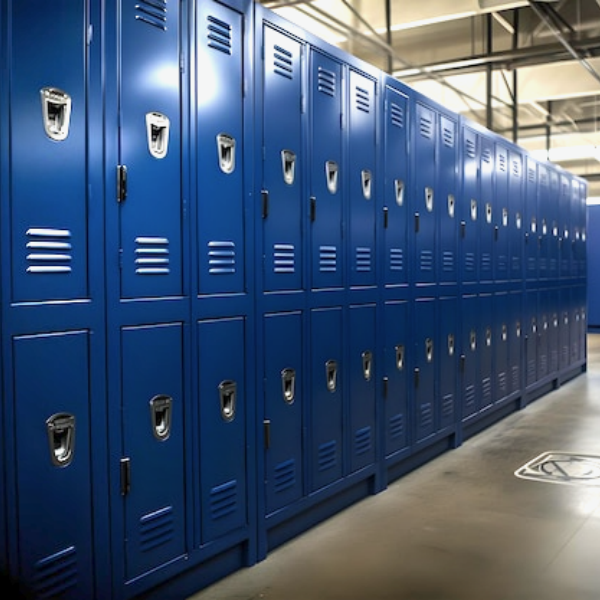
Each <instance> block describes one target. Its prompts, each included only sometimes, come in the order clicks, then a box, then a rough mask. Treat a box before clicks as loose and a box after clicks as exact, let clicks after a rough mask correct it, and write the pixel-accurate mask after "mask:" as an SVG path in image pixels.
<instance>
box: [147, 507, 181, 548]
mask: <svg viewBox="0 0 600 600" xmlns="http://www.w3.org/2000/svg"><path fill="white" fill-rule="evenodd" d="M173 521H174V519H173V507H172V506H167V507H166V508H162V509H161V510H157V511H156V512H153V513H150V514H148V515H144V516H143V517H142V518H141V519H140V547H141V549H142V550H143V551H148V550H151V549H152V548H156V547H158V546H162V545H163V544H167V543H168V542H170V541H171V540H172V539H173V532H174V529H175V528H174V524H173Z"/></svg>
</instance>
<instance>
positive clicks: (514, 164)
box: [512, 160, 521, 177]
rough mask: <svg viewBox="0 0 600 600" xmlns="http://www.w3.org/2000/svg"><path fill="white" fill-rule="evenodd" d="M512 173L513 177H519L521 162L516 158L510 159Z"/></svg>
mask: <svg viewBox="0 0 600 600" xmlns="http://www.w3.org/2000/svg"><path fill="white" fill-rule="evenodd" d="M512 174H513V175H514V176H515V177H521V163H520V162H519V161H518V160H513V161H512Z"/></svg>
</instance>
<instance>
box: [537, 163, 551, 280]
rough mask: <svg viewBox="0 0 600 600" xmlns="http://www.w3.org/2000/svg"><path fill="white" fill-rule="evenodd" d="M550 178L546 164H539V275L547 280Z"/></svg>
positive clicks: (549, 243)
mask: <svg viewBox="0 0 600 600" xmlns="http://www.w3.org/2000/svg"><path fill="white" fill-rule="evenodd" d="M551 209H552V206H551V203H550V178H549V177H548V169H547V168H546V166H545V165H543V164H540V165H538V235H537V245H538V269H539V271H538V276H539V279H543V280H547V279H548V278H549V277H548V274H549V266H550V247H551V239H552V231H551V221H552V217H551Z"/></svg>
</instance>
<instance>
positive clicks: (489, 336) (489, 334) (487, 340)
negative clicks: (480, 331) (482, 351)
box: [485, 327, 492, 348]
mask: <svg viewBox="0 0 600 600" xmlns="http://www.w3.org/2000/svg"><path fill="white" fill-rule="evenodd" d="M485 345H486V346H487V347H488V348H489V347H490V346H491V345H492V330H491V329H490V328H489V327H486V329H485Z"/></svg>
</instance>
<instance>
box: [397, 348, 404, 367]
mask: <svg viewBox="0 0 600 600" xmlns="http://www.w3.org/2000/svg"><path fill="white" fill-rule="evenodd" d="M395 350H396V369H398V371H402V370H403V369H404V346H403V345H402V344H398V345H397V346H396V347H395Z"/></svg>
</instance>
